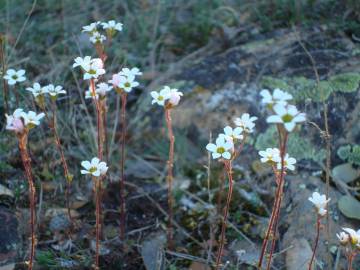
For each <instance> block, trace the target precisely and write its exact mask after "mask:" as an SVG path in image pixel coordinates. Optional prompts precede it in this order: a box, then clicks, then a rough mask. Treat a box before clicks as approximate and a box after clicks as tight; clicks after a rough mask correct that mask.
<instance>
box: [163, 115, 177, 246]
mask: <svg viewBox="0 0 360 270" xmlns="http://www.w3.org/2000/svg"><path fill="white" fill-rule="evenodd" d="M165 120H166V125H167V129H168V136H169V141H170V146H169V160H168V162H167V163H168V164H167V165H168V175H167V182H168V207H169V220H168V227H167V239H168V247H169V249H172V248H173V231H172V220H173V196H172V182H173V167H174V144H175V137H174V133H173V130H172V122H171V108H165Z"/></svg>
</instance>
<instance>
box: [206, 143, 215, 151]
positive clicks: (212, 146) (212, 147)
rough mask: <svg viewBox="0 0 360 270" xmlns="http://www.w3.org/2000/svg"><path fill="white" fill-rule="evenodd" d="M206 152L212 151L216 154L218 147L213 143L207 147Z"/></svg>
mask: <svg viewBox="0 0 360 270" xmlns="http://www.w3.org/2000/svg"><path fill="white" fill-rule="evenodd" d="M206 150H208V151H210V152H215V151H216V145H215V144H213V143H209V144H208V145H206Z"/></svg>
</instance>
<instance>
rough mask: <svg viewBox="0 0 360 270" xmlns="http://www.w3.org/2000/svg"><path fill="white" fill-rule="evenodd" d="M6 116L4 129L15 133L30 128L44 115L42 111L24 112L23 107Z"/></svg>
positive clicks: (36, 124)
mask: <svg viewBox="0 0 360 270" xmlns="http://www.w3.org/2000/svg"><path fill="white" fill-rule="evenodd" d="M5 116H6V129H7V130H11V131H14V132H16V133H22V132H23V131H25V129H31V128H34V127H35V126H38V125H39V124H40V120H41V119H42V118H43V117H44V116H45V114H44V113H39V114H37V113H36V112H33V111H29V112H27V113H26V112H24V110H23V109H21V108H18V109H16V110H15V111H14V112H13V114H12V115H7V114H6V115H5Z"/></svg>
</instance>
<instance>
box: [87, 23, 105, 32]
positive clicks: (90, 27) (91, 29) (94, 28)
mask: <svg viewBox="0 0 360 270" xmlns="http://www.w3.org/2000/svg"><path fill="white" fill-rule="evenodd" d="M100 23H101V22H93V23H91V24H89V25H85V26H83V28H82V31H83V32H87V33H93V32H95V31H97V27H98V25H99V24H100Z"/></svg>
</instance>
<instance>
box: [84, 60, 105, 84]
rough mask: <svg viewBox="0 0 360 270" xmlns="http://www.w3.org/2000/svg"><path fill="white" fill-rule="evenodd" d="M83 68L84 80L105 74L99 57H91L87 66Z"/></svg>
mask: <svg viewBox="0 0 360 270" xmlns="http://www.w3.org/2000/svg"><path fill="white" fill-rule="evenodd" d="M84 70H85V73H84V80H89V79H97V78H98V77H99V76H100V75H104V74H105V69H104V63H103V61H102V60H101V59H100V58H94V59H91V61H90V66H89V68H88V69H84Z"/></svg>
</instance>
